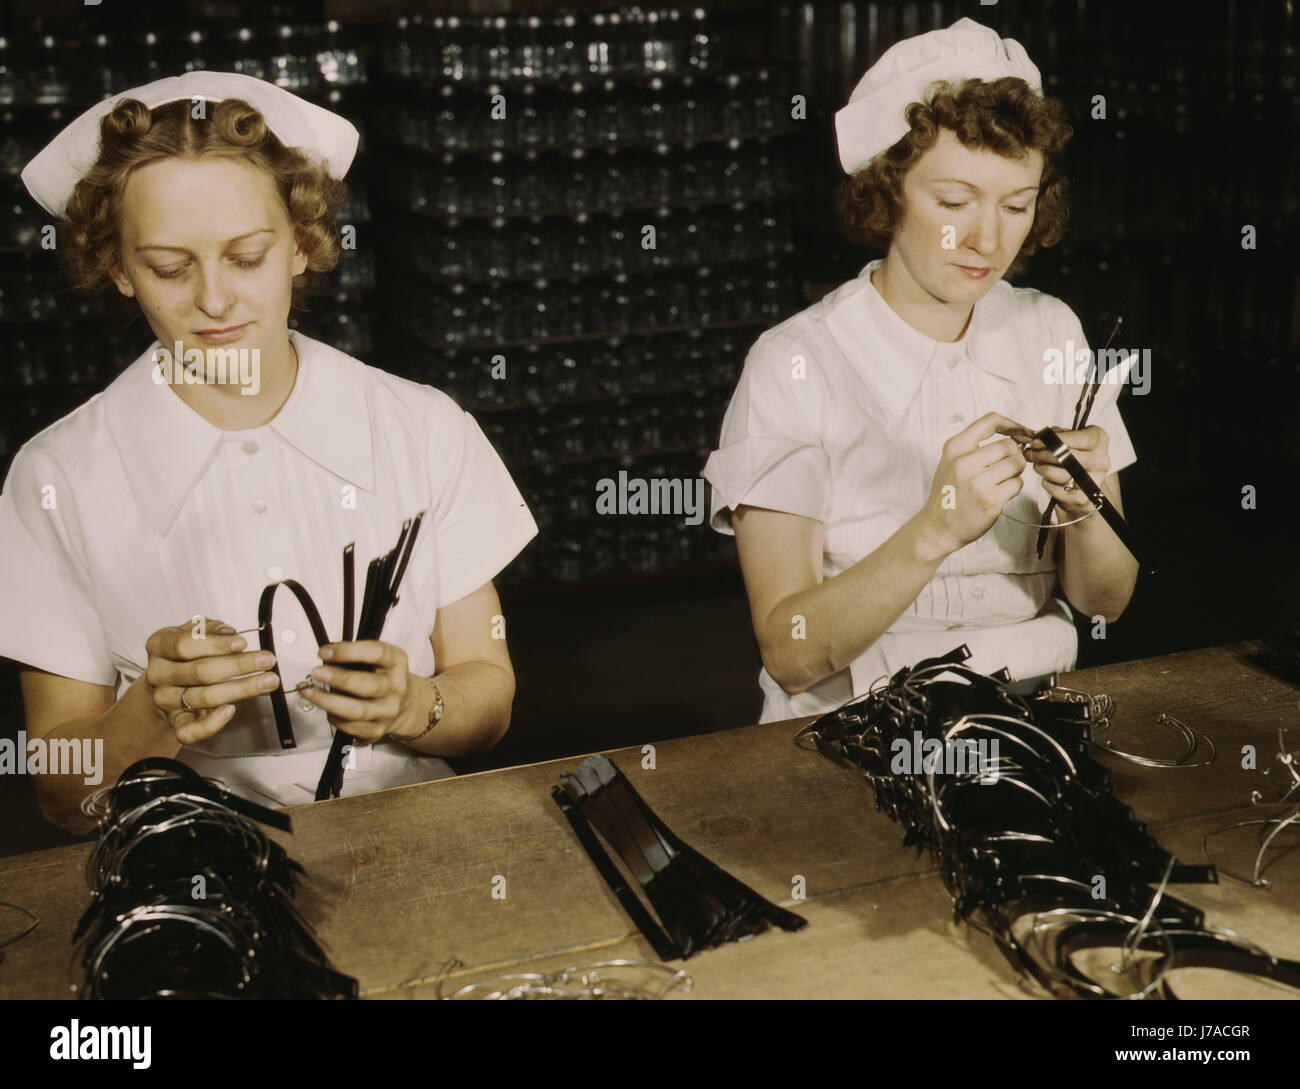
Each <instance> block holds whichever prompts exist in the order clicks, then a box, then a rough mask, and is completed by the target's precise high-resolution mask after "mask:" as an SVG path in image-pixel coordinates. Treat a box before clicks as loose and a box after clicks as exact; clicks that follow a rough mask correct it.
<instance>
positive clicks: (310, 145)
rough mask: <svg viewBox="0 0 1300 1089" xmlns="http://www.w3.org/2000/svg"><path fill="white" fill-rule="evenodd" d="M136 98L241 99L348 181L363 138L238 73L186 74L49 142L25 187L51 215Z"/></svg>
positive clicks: (154, 102)
mask: <svg viewBox="0 0 1300 1089" xmlns="http://www.w3.org/2000/svg"><path fill="white" fill-rule="evenodd" d="M126 98H134V99H138V100H139V101H141V102H143V103H144V104H145V105H146V106H148V107H149V108H150V109H154V108H156V107H158V106H163V105H165V104H166V103H168V102H177V101H183V100H185V101H188V100H191V99H202V100H205V101H207V102H221V101H222V100H224V99H227V98H241V99H243V100H244V101H245V102H247V103H248V104H249V105H250V106H252V107H253V108H254V109H256V110H257V111H258V112H259V113H260V114H261V115H262V117H263V119H264V120H265V121H266V124H267V127H268V128H269V129H270V130H271V131H272V132H273V133H275V135H276V137H277V138H278V139H279V141H280V142H281V143H282V144H284V145H285V146H286V147H294V148H298V149H299V150H300V151H305V152H308V153H310V154H311V155H312V156H314V157H315V158H316V159H318V160H320V162H321V163H322V164H323V165H324V167H325V169H326V170H327V171H329V173H330V176H331V177H335V178H342V177H343V175H344V174H346V173H347V170H348V167H349V166H350V165H351V163H352V157H353V156H354V155H355V154H356V152H357V143H358V141H359V139H360V136H359V134H358V132H357V130H356V127H355V126H354V125H353V124H352V123H351V122H350V121H348V120H347V119H345V118H343V117H340V116H339V115H338V114H336V113H332V112H330V111H329V110H327V109H324V108H323V107H321V106H316V105H314V104H312V103H311V102H308V101H306V100H305V99H302V98H299V97H298V96H297V95H295V94H290V93H289V92H288V91H286V90H284V89H283V88H282V87H277V86H276V85H275V84H273V83H267V82H266V81H265V80H262V79H254V78H253V77H252V76H243V75H239V74H238V73H235V72H186V73H185V74H184V75H183V76H169V77H168V78H167V79H160V80H157V81H155V82H153V83H146V84H145V85H144V86H143V87H133V88H132V89H131V90H129V91H123V92H122V93H121V94H120V95H116V96H114V97H113V98H106V99H104V100H103V101H102V102H99V103H97V104H96V105H94V106H92V107H91V108H90V109H88V110H87V111H86V112H85V113H83V114H82V115H81V116H80V117H78V118H77V119H76V120H75V121H73V122H72V124H70V125H69V126H68V127H67V128H65V129H64V130H63V131H62V132H61V133H59V135H58V136H56V137H55V138H54V139H53V140H51V141H50V142H49V144H47V145H46V146H45V148H44V149H43V150H42V151H41V153H40V154H39V155H37V156H36V158H34V159H33V160H32V161H31V162H30V163H28V164H27V167H26V169H24V170H23V174H22V178H23V184H24V185H26V186H27V191H28V192H29V193H31V195H32V196H33V197H34V198H35V199H36V202H37V203H38V204H40V206H41V207H42V208H44V209H45V210H46V211H47V212H49V213H50V214H52V215H54V216H62V215H63V213H64V209H65V208H66V207H67V204H68V198H69V197H71V196H72V190H73V189H74V188H76V185H77V182H79V181H80V180H81V179H82V178H83V177H84V176H85V174H86V172H87V171H89V170H90V168H91V167H92V166H94V165H95V160H96V159H98V158H99V150H100V147H99V125H100V122H101V121H102V120H103V119H104V118H105V117H106V116H107V115H108V114H109V113H111V112H112V110H113V107H114V106H116V105H117V103H118V102H120V101H122V100H123V99H126Z"/></svg>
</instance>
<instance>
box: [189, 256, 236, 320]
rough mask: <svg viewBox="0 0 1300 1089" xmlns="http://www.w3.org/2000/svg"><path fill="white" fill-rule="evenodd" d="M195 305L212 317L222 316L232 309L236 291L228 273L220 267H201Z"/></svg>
mask: <svg viewBox="0 0 1300 1089" xmlns="http://www.w3.org/2000/svg"><path fill="white" fill-rule="evenodd" d="M196 291H197V294H196V295H195V299H194V302H195V305H196V306H197V307H198V308H199V309H200V310H202V311H203V312H204V313H205V314H207V315H208V317H210V318H214V319H215V318H220V317H222V316H224V315H225V314H226V313H227V312H228V311H229V310H230V304H231V303H232V302H234V300H235V294H234V291H233V290H232V288H231V285H230V281H229V279H228V277H227V275H226V273H225V272H224V271H223V270H222V269H221V268H220V267H219V266H216V267H212V268H202V267H200V269H199V275H198V284H197V287H196Z"/></svg>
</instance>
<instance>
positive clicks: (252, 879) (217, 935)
mask: <svg viewBox="0 0 1300 1089" xmlns="http://www.w3.org/2000/svg"><path fill="white" fill-rule="evenodd" d="M88 811H89V812H92V813H94V814H95V816H96V817H97V818H98V820H99V840H98V842H97V843H96V844H95V847H94V848H93V850H92V851H91V852H90V856H89V859H88V860H87V863H86V882H87V884H88V885H89V887H90V891H91V896H92V899H91V902H90V905H89V907H87V909H86V911H85V913H84V914H83V915H82V917H81V920H80V922H79V923H78V924H77V929H76V932H75V934H74V937H73V941H74V943H75V947H76V948H75V951H74V955H73V962H72V967H73V975H74V984H73V985H74V987H75V989H76V990H77V993H78V995H79V996H80V997H81V998H102V999H167V998H172V999H206V998H229V999H241V998H312V999H316V998H321V999H323V998H355V997H356V996H357V982H356V980H355V979H353V978H352V977H350V976H347V975H344V974H342V973H341V972H339V971H337V970H336V969H334V968H333V967H332V966H331V965H330V963H329V958H328V957H327V955H326V953H325V951H324V949H323V948H322V947H321V945H320V943H319V941H318V940H317V939H316V936H315V934H314V933H313V931H312V928H311V926H310V925H309V924H308V923H307V921H306V920H305V919H303V917H302V916H301V915H300V914H299V912H298V911H297V909H296V908H295V907H294V904H293V895H294V891H295V889H296V887H297V884H298V879H299V877H300V876H301V875H302V873H303V869H302V867H301V866H300V865H299V864H298V863H297V862H295V861H294V860H293V859H292V858H290V857H289V856H288V854H287V853H286V852H285V850H284V848H283V847H281V846H280V845H279V844H278V843H276V842H275V841H274V840H272V839H270V838H268V836H267V835H266V833H265V832H263V831H262V829H261V828H260V827H258V822H260V823H261V824H264V825H266V826H268V827H271V828H277V829H280V830H282V831H285V832H288V831H291V830H292V828H291V824H290V821H289V817H288V816H287V815H286V814H284V813H281V812H278V811H276V810H273V809H267V808H266V807H264V806H261V805H258V804H257V803H255V802H251V801H248V800H246V799H244V798H241V797H238V796H237V795H234V794H231V793H230V792H229V791H227V790H225V789H224V788H223V787H221V786H220V785H218V784H216V783H214V782H212V781H210V780H207V779H203V778H202V777H200V776H199V775H197V774H196V773H195V772H194V771H193V769H191V768H189V767H188V766H186V765H185V764H181V763H179V762H178V761H175V760H169V759H166V758H162V757H154V758H150V759H147V760H142V761H139V762H138V763H136V764H133V765H131V766H130V767H129V768H127V769H126V770H125V771H124V772H123V773H122V775H121V776H120V777H119V779H118V781H117V784H116V785H115V786H113V787H111V788H109V789H107V790H105V791H102V792H101V793H100V794H99V795H98V796H97V797H95V799H94V802H93V804H92V805H91V806H90V807H88Z"/></svg>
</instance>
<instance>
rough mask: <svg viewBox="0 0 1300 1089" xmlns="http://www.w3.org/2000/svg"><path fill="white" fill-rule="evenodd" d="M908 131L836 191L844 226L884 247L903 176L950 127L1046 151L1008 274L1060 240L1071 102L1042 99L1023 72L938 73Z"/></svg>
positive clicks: (988, 141)
mask: <svg viewBox="0 0 1300 1089" xmlns="http://www.w3.org/2000/svg"><path fill="white" fill-rule="evenodd" d="M907 123H908V124H909V125H910V126H911V131H910V132H907V133H905V134H904V135H903V136H902V138H901V139H899V140H898V142H897V143H895V144H894V145H893V146H892V147H891V148H889V150H888V151H886V152H884V153H883V154H881V155H877V156H876V157H875V158H874V159H872V161H871V162H870V163H868V164H867V165H866V166H864V167H863V168H862V169H861V170H859V171H857V172H856V173H855V174H853V175H852V176H850V177H847V178H844V179H843V180H842V181H841V182H840V183H839V185H838V186H837V188H836V190H835V214H836V218H837V220H838V222H839V229H840V233H841V234H842V235H843V236H844V238H845V239H847V240H848V241H850V242H857V243H860V244H862V245H863V246H866V247H867V248H868V249H871V250H874V251H876V252H877V253H879V254H884V253H886V252H887V251H888V249H889V240H890V238H891V237H892V235H893V233H894V230H895V228H896V227H897V226H898V224H899V223H900V222H902V218H903V212H904V210H905V206H904V200H903V177H904V176H905V175H906V174H907V172H908V170H909V169H910V168H911V167H912V166H913V164H915V163H916V162H917V160H919V159H920V158H921V156H922V155H924V154H925V152H926V151H927V150H929V148H930V147H932V146H933V145H934V143H935V141H936V140H937V139H938V137H939V129H940V128H945V129H949V130H951V131H952V132H953V133H954V134H955V135H956V137H957V139H959V140H960V141H961V142H962V144H963V145H965V146H966V147H969V148H987V149H988V150H990V151H996V152H997V153H998V154H999V155H1004V156H1006V157H1008V158H1015V159H1018V158H1022V157H1023V156H1025V155H1027V154H1028V153H1029V152H1030V151H1031V150H1037V151H1040V152H1042V155H1043V176H1042V180H1041V181H1040V183H1039V186H1038V201H1037V204H1036V206H1035V208H1034V223H1033V226H1032V227H1030V229H1029V234H1028V235H1026V236H1025V241H1024V244H1023V245H1022V246H1021V247H1020V252H1019V253H1018V254H1017V255H1016V259H1015V261H1013V262H1012V264H1011V267H1010V268H1009V269H1007V272H1006V276H1007V278H1010V277H1013V276H1017V275H1019V274H1020V273H1022V272H1023V271H1024V269H1025V264H1026V259H1027V258H1028V257H1030V256H1031V255H1032V254H1034V253H1036V252H1037V251H1038V250H1039V249H1040V248H1043V247H1047V246H1054V245H1056V243H1057V242H1059V241H1060V240H1061V238H1062V236H1063V235H1064V234H1065V224H1066V221H1067V220H1068V218H1069V214H1070V207H1069V182H1068V181H1067V179H1066V177H1065V175H1064V174H1063V173H1062V172H1061V171H1060V169H1059V167H1058V166H1057V160H1058V159H1059V158H1060V156H1061V154H1062V153H1063V152H1064V150H1065V145H1066V143H1067V142H1068V141H1069V139H1070V137H1071V136H1073V135H1074V130H1073V129H1072V128H1070V126H1069V125H1068V124H1067V123H1066V120H1065V107H1064V106H1063V105H1062V104H1061V102H1060V101H1059V100H1057V99H1054V98H1040V97H1039V96H1038V95H1036V94H1034V93H1033V92H1032V91H1031V90H1030V89H1029V84H1027V83H1026V82H1025V81H1024V80H1023V79H1017V78H1016V77H1014V76H1006V77H1003V78H1002V79H995V80H992V81H988V82H986V81H985V80H982V79H966V80H962V81H960V82H958V83H950V82H948V81H946V80H936V81H935V82H934V83H932V84H930V86H929V87H928V88H927V89H926V93H925V96H924V101H922V102H913V103H912V104H911V105H910V106H908V107H907Z"/></svg>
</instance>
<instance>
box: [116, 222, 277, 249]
mask: <svg viewBox="0 0 1300 1089" xmlns="http://www.w3.org/2000/svg"><path fill="white" fill-rule="evenodd" d="M256 234H275V230H274V228H272V227H260V228H258V229H257V230H256V231H249V232H248V233H247V234H241V235H236V236H235V237H234V238H230V239H227V240H226V242H225V243H224V245H223V248H224V247H225V246H230V245H233V244H234V243H235V242H242V241H243V240H244V239H245V238H252V237H253V236H254V235H256ZM142 250H177V251H179V252H181V253H188V252H189V250H187V249H185V247H184V246H160V245H148V246H136V248H135V252H136V253H139V252H141V251H142Z"/></svg>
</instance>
